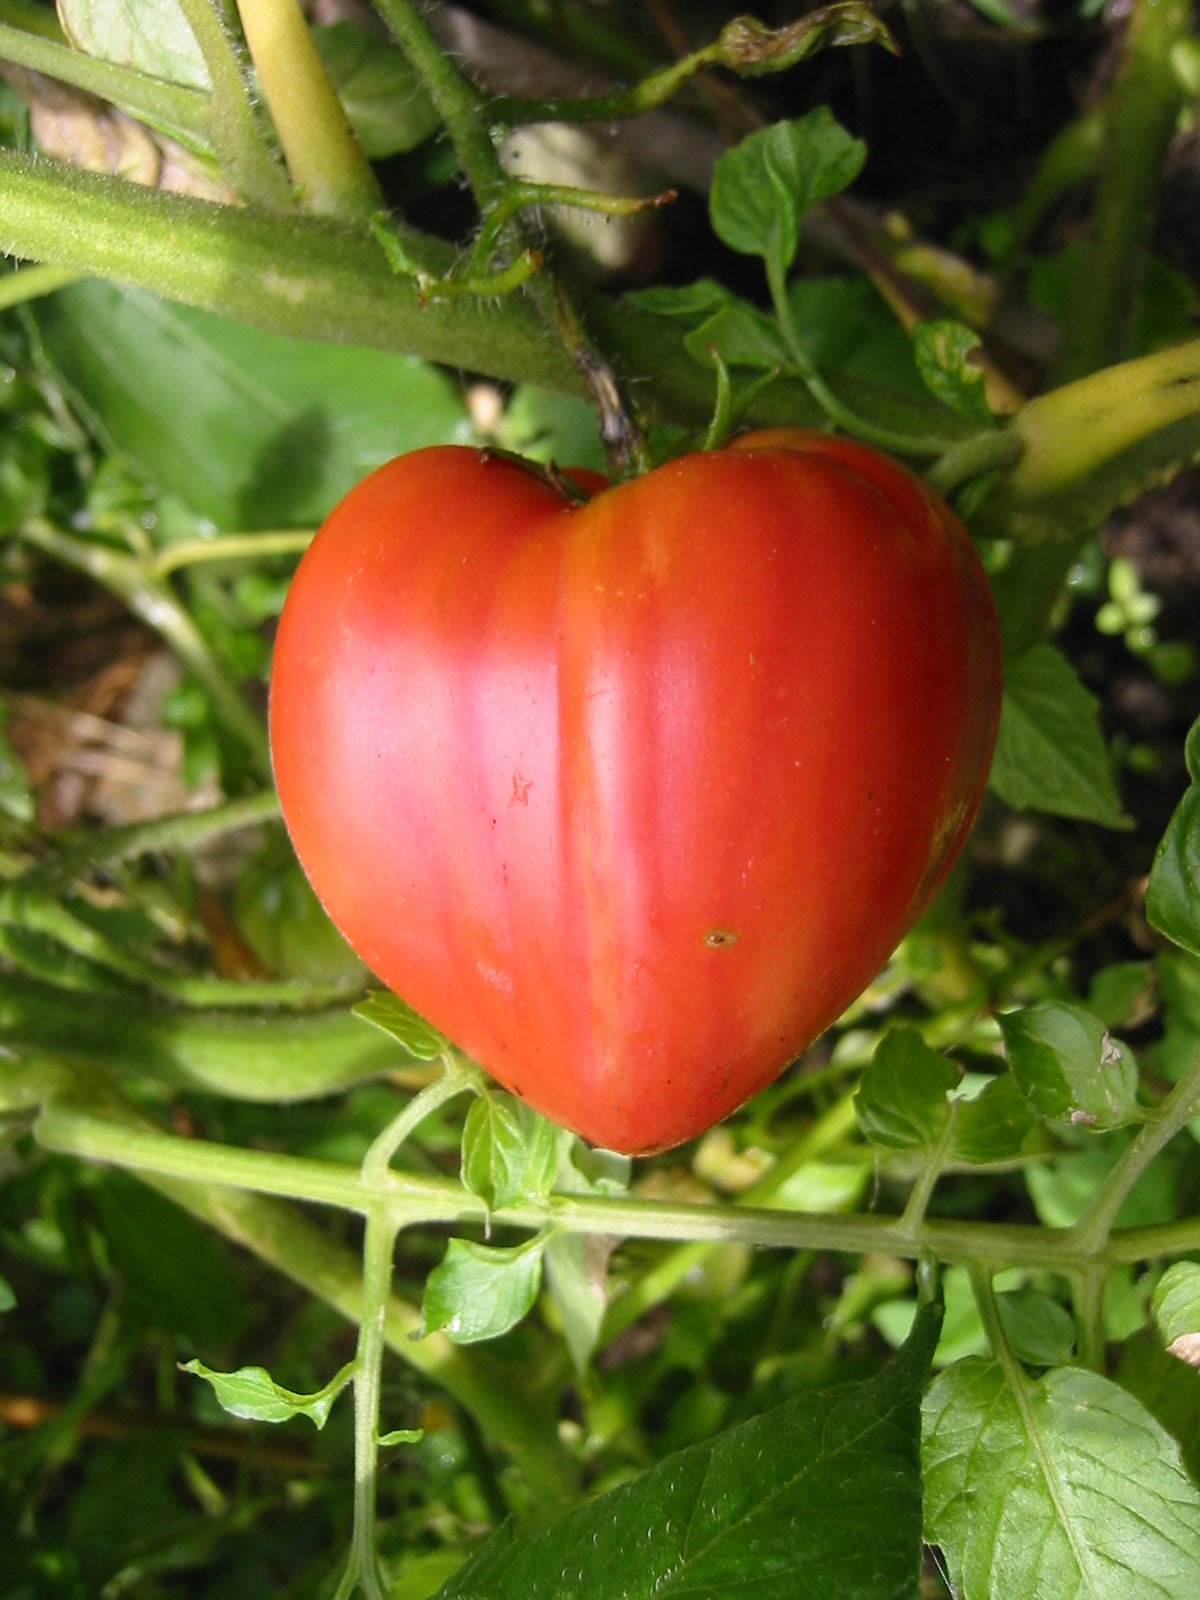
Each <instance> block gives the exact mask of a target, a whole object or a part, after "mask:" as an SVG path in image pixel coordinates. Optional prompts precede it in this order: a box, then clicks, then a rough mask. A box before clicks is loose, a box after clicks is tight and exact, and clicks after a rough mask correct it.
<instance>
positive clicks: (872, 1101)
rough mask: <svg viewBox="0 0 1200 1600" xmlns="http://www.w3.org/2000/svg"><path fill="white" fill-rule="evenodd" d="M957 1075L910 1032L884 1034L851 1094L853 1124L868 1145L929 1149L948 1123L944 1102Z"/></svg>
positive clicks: (954, 1068)
mask: <svg viewBox="0 0 1200 1600" xmlns="http://www.w3.org/2000/svg"><path fill="white" fill-rule="evenodd" d="M960 1077H961V1074H960V1072H959V1069H958V1067H957V1066H956V1065H955V1064H954V1062H953V1061H950V1060H947V1058H946V1057H945V1056H940V1055H938V1053H937V1051H936V1050H931V1049H930V1047H929V1046H928V1045H927V1044H926V1043H925V1041H924V1039H922V1037H921V1035H920V1034H919V1033H918V1032H917V1030H916V1029H915V1028H893V1029H891V1031H890V1032H888V1033H885V1034H884V1036H883V1038H882V1039H881V1040H880V1042H879V1045H878V1047H877V1048H876V1051H875V1054H874V1056H873V1057H872V1058H871V1064H870V1066H869V1067H868V1068H867V1070H866V1072H865V1073H864V1074H863V1077H862V1083H861V1084H860V1086H859V1089H858V1093H857V1094H856V1095H855V1096H854V1114H855V1116H856V1117H857V1118H858V1125H859V1127H860V1128H861V1129H862V1131H863V1133H864V1134H865V1135H866V1137H867V1138H868V1139H869V1140H870V1141H871V1143H872V1144H880V1145H886V1146H887V1148H888V1149H891V1150H926V1151H928V1150H932V1149H933V1147H934V1146H935V1145H936V1144H937V1142H938V1140H939V1139H940V1138H941V1136H942V1133H943V1131H944V1129H945V1127H946V1124H947V1122H949V1120H950V1102H949V1101H948V1099H947V1098H946V1097H947V1095H948V1094H949V1093H950V1091H951V1090H952V1089H953V1088H955V1087H956V1086H957V1084H958V1081H959V1078H960Z"/></svg>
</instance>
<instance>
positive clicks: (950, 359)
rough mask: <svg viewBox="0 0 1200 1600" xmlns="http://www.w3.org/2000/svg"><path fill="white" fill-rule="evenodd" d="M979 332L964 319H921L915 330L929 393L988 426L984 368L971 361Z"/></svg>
mask: <svg viewBox="0 0 1200 1600" xmlns="http://www.w3.org/2000/svg"><path fill="white" fill-rule="evenodd" d="M980 343H981V341H980V338H979V335H978V334H977V333H976V332H975V330H974V329H973V328H968V327H966V326H965V324H963V323H961V322H954V321H952V320H950V319H949V318H944V319H941V320H939V321H936V322H918V323H917V325H916V327H915V328H914V329H913V354H914V355H915V356H916V361H917V370H918V372H920V374H921V377H922V378H923V379H924V381H925V386H926V388H927V389H928V390H929V392H930V394H932V395H933V396H935V398H937V399H938V400H940V401H941V402H942V404H943V405H945V406H949V408H950V410H951V411H955V412H957V413H958V415H959V416H960V417H966V419H967V420H968V421H969V422H978V423H979V424H980V425H981V426H985V427H986V426H987V424H988V423H990V422H991V420H992V412H991V407H990V406H989V405H988V402H987V391H986V389H985V387H984V381H983V369H982V367H979V366H976V365H975V363H974V362H972V360H971V354H972V352H973V351H975V350H978V349H979V347H980Z"/></svg>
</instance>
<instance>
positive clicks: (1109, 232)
mask: <svg viewBox="0 0 1200 1600" xmlns="http://www.w3.org/2000/svg"><path fill="white" fill-rule="evenodd" d="M1190 33H1191V7H1190V5H1189V4H1188V3H1187V0H1136V3H1135V5H1134V8H1133V12H1132V15H1131V17H1130V20H1129V24H1128V29H1127V32H1126V36H1125V41H1124V46H1123V50H1122V59H1121V64H1120V67H1119V69H1118V72H1117V75H1116V78H1115V79H1114V82H1113V86H1112V89H1111V91H1110V95H1109V100H1108V106H1107V114H1106V116H1105V128H1104V141H1103V148H1102V152H1101V157H1100V180H1099V185H1098V187H1097V191H1096V203H1095V208H1094V210H1093V213H1092V218H1091V227H1090V234H1089V238H1088V239H1087V241H1086V242H1085V244H1084V248H1083V256H1082V259H1081V261H1080V264H1079V270H1078V273H1077V275H1076V278H1075V283H1074V286H1073V291H1072V294H1071V298H1070V300H1069V302H1068V313H1067V324H1066V328H1065V331H1064V336H1063V346H1062V351H1061V354H1060V356H1059V362H1058V376H1059V380H1060V381H1062V380H1063V379H1068V378H1077V377H1080V376H1081V375H1083V374H1085V373H1089V372H1095V371H1097V370H1098V369H1099V368H1101V367H1104V366H1107V365H1109V364H1110V363H1111V362H1114V361H1117V360H1119V359H1120V358H1121V356H1122V355H1125V354H1128V350H1127V340H1128V333H1129V329H1130V325H1131V323H1132V318H1133V311H1134V306H1135V303H1136V294H1135V293H1134V292H1133V290H1134V289H1135V287H1136V278H1137V276H1138V275H1139V274H1138V267H1139V264H1140V261H1141V258H1142V252H1143V249H1144V246H1145V241H1146V238H1147V236H1148V234H1149V231H1150V225H1151V222H1152V221H1153V216H1154V210H1155V205H1156V201H1157V196H1158V188H1159V181H1160V178H1161V174H1162V165H1163V161H1164V158H1165V157H1166V153H1167V147H1168V145H1169V144H1170V141H1171V137H1172V135H1173V134H1174V132H1175V128H1176V125H1177V123H1178V119H1179V113H1180V110H1181V108H1182V106H1183V104H1184V91H1183V89H1182V86H1181V84H1180V82H1179V79H1178V76H1177V74H1176V71H1175V67H1174V64H1173V61H1172V52H1173V51H1174V48H1175V46H1176V45H1177V44H1178V43H1179V42H1180V41H1181V40H1184V39H1187V38H1188V37H1190Z"/></svg>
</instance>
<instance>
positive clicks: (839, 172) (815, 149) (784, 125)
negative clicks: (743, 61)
mask: <svg viewBox="0 0 1200 1600" xmlns="http://www.w3.org/2000/svg"><path fill="white" fill-rule="evenodd" d="M866 153H867V151H866V146H865V145H864V144H863V143H862V141H861V140H859V139H854V138H852V137H851V136H850V134H848V133H847V132H846V130H845V129H844V128H843V127H842V126H841V125H840V124H839V123H838V122H836V121H835V120H834V117H833V113H832V112H831V111H830V110H829V108H828V106H818V107H817V108H816V110H814V111H810V112H809V113H808V115H807V116H806V117H801V118H800V119H799V120H798V121H796V122H776V123H772V125H771V126H770V127H768V128H763V129H761V130H760V131H758V132H757V133H752V134H749V135H748V136H747V137H746V138H745V139H743V140H742V141H741V143H740V144H737V145H735V146H734V148H733V149H732V150H728V151H726V153H725V154H724V155H723V156H721V157H720V158H719V159H718V161H717V164H716V167H715V168H714V170H713V181H712V189H711V191H710V193H709V215H710V217H711V219H712V225H713V231H714V232H715V233H716V235H717V237H718V238H719V239H720V240H721V242H722V243H723V244H727V245H728V246H729V247H730V249H731V250H738V251H741V252H742V253H743V254H744V255H756V256H762V257H763V259H764V260H765V261H766V262H767V263H768V266H769V267H770V268H773V269H774V270H776V271H778V273H779V275H780V276H781V277H782V276H783V275H785V274H786V272H787V270H788V268H789V267H790V266H791V264H792V261H793V259H794V257H795V254H796V248H797V245H798V244H799V242H800V219H801V218H802V216H803V215H804V213H805V211H807V209H808V208H809V206H811V205H814V204H815V203H816V202H817V201H818V200H825V199H828V197H829V196H830V195H834V194H838V193H840V191H841V190H843V189H845V188H846V187H847V185H849V184H851V183H853V181H854V179H855V178H856V177H857V176H858V174H859V172H860V171H861V169H862V164H863V162H864V160H865V159H866Z"/></svg>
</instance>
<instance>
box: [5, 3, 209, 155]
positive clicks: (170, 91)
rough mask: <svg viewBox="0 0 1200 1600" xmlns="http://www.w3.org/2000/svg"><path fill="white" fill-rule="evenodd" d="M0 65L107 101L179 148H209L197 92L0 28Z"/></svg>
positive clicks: (205, 113)
mask: <svg viewBox="0 0 1200 1600" xmlns="http://www.w3.org/2000/svg"><path fill="white" fill-rule="evenodd" d="M0 60H4V61H12V62H14V63H15V64H16V65H17V66H19V67H28V68H30V69H31V70H32V71H34V72H42V73H45V75H46V76H47V77H48V78H54V79H55V80H56V81H57V82H58V83H67V84H70V85H71V87H72V88H74V89H82V90H83V91H84V92H85V93H87V94H91V95H95V96H96V97H97V99H100V100H108V101H111V102H112V104H114V105H118V106H120V107H121V109H122V110H123V111H127V112H129V113H130V114H131V115H132V116H134V117H137V118H139V119H140V120H142V121H144V122H149V123H152V124H153V125H154V126H156V127H160V128H162V129H164V130H165V131H166V132H168V133H171V134H173V135H174V136H175V137H176V138H178V139H179V140H180V141H181V142H182V143H186V144H188V145H191V146H193V147H196V148H199V149H207V148H208V147H209V145H210V143H211V137H212V134H211V121H212V110H211V101H210V99H209V96H208V95H207V94H205V93H204V91H203V90H201V89H189V88H185V87H184V86H183V85H182V84H178V83H167V82H166V81H165V80H164V79H162V78H153V77H151V76H150V74H149V73H146V72H139V71H137V69H136V68H134V67H125V66H120V65H118V64H117V63H116V62H114V61H103V60H101V59H100V58H99V57H98V56H90V55H87V54H86V53H85V52H84V51H82V50H73V49H72V48H71V46H70V45H68V44H64V43H62V42H61V41H60V40H56V39H49V38H45V37H42V36H41V35H39V34H36V33H28V32H26V31H25V29H23V28H14V27H11V26H10V25H9V24H8V23H5V22H0Z"/></svg>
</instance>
